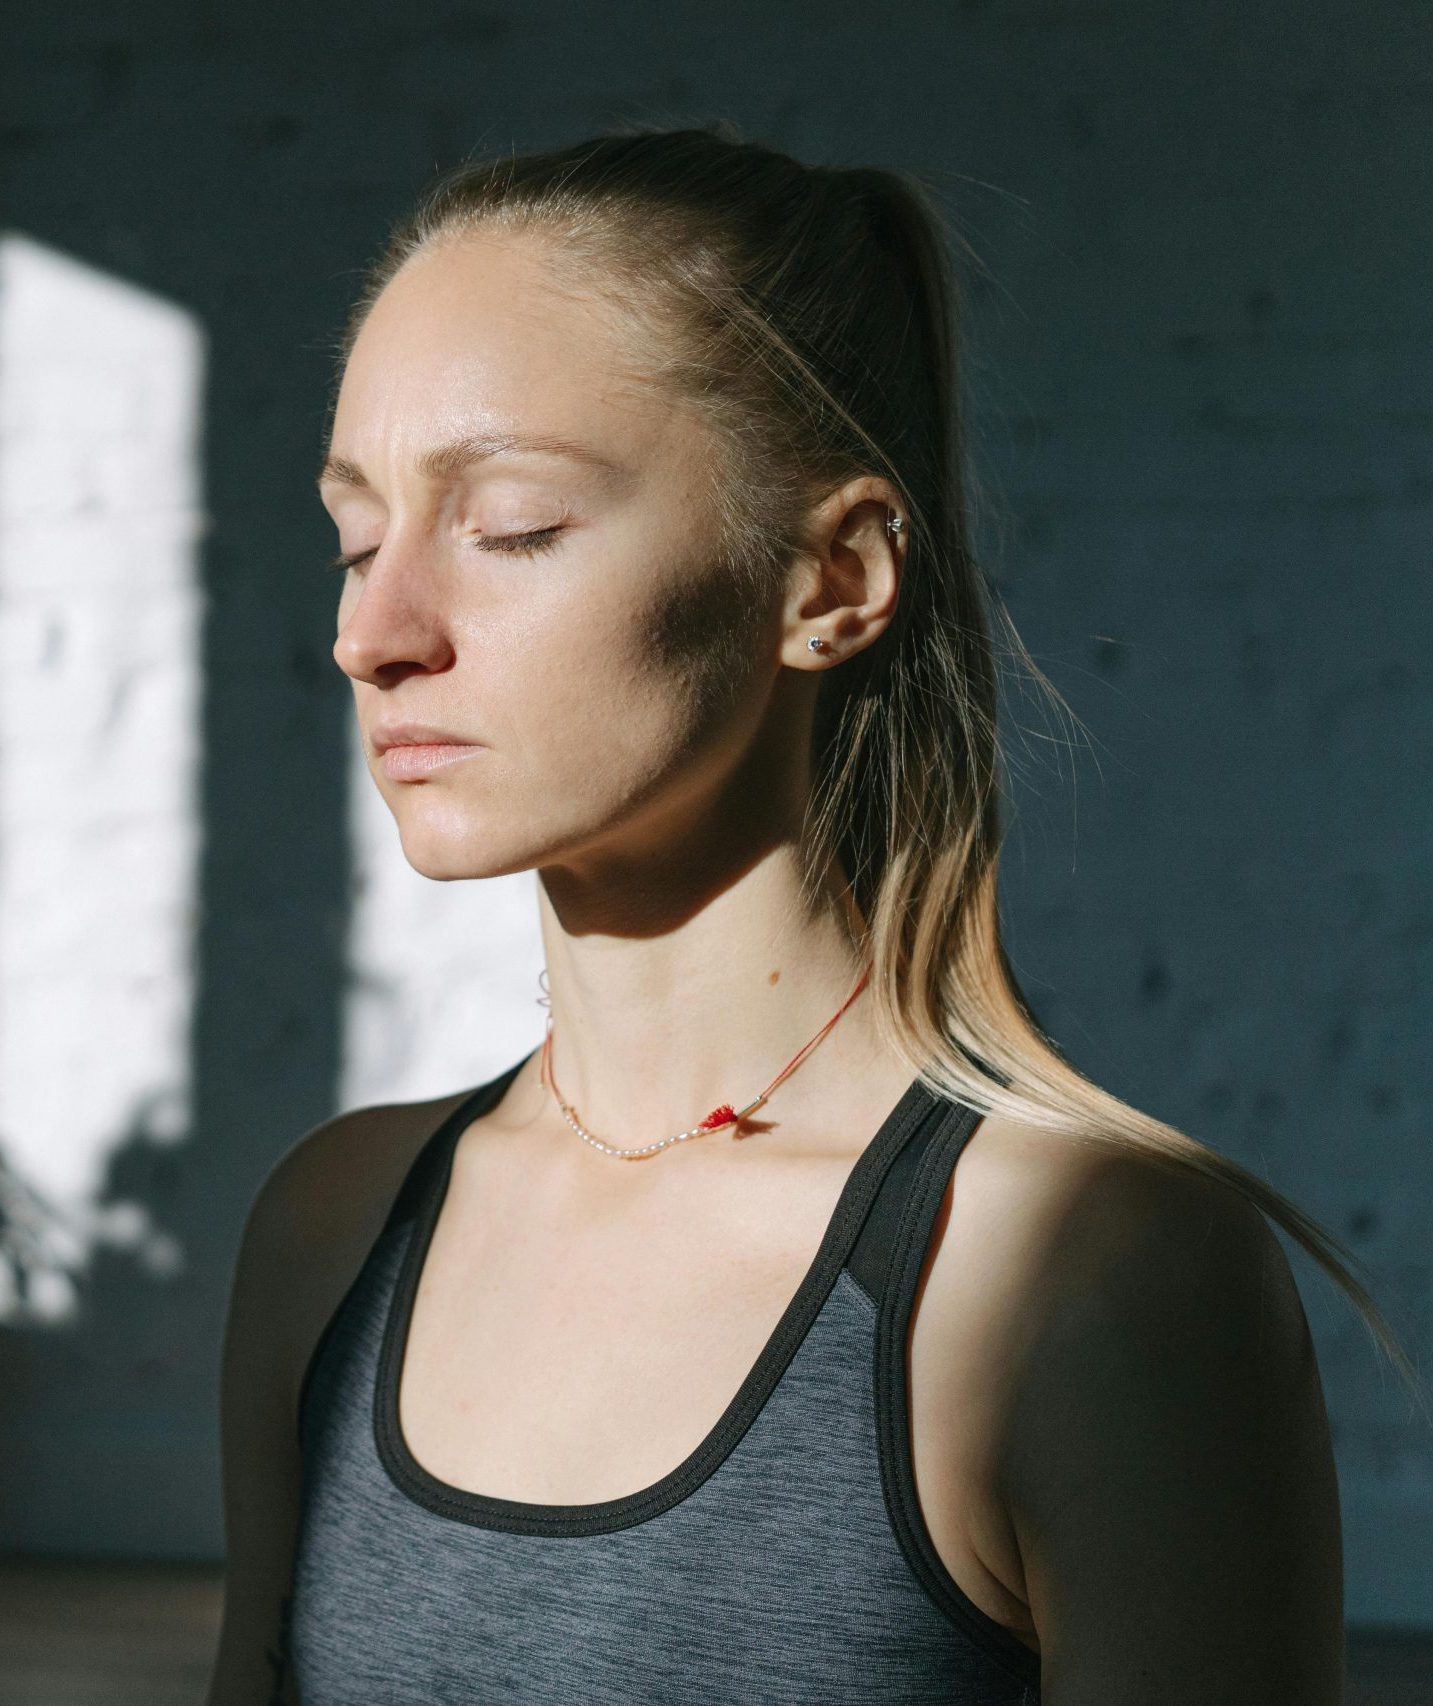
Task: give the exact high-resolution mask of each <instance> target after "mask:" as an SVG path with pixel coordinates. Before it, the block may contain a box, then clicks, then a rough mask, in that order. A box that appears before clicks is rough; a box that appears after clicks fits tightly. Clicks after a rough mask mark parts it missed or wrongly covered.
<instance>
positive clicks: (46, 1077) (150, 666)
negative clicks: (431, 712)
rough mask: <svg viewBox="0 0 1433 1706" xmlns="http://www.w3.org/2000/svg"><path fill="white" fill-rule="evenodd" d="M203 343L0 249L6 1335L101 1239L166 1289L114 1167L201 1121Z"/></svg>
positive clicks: (160, 309) (0, 1312)
mask: <svg viewBox="0 0 1433 1706" xmlns="http://www.w3.org/2000/svg"><path fill="white" fill-rule="evenodd" d="M204 365H205V343H204V334H203V331H202V328H201V327H200V326H199V324H198V323H197V322H196V320H195V319H194V316H193V315H192V314H190V313H189V312H187V311H186V310H185V309H183V308H180V307H178V306H176V305H175V304H174V303H172V302H167V301H164V300H162V299H161V298H158V297H155V296H153V295H151V294H149V293H148V292H146V291H144V290H140V289H136V288H135V287H134V286H133V285H131V284H127V283H125V282H124V281H123V280H120V279H116V278H113V277H111V276H108V275H107V274H105V273H103V272H99V271H96V270H95V269H94V268H92V267H90V266H87V265H85V264H83V263H81V262H78V261H76V260H74V259H73V258H71V257H68V256H66V255H63V254H60V253H58V252H56V251H55V250H53V249H49V248H46V247H45V246H43V245H41V244H38V243H35V242H33V241H31V240H30V239H28V238H27V237H24V236H22V235H20V234H18V233H0V1320H3V1321H17V1320H41V1321H56V1322H58V1321H63V1320H65V1319H66V1318H68V1317H69V1316H71V1315H72V1314H73V1313H74V1310H75V1307H76V1303H77V1291H76V1283H75V1282H76V1279H77V1278H78V1276H79V1275H80V1274H81V1273H82V1271H83V1269H84V1267H85V1265H86V1263H87V1262H88V1261H89V1259H90V1258H91V1256H92V1255H93V1252H94V1250H95V1247H96V1246H97V1245H98V1244H101V1243H108V1244H110V1245H113V1246H118V1247H122V1248H124V1249H126V1250H128V1251H130V1252H131V1253H132V1256H133V1258H134V1259H135V1260H136V1261H138V1262H140V1263H142V1264H143V1265H144V1266H145V1267H146V1268H147V1269H149V1270H150V1271H152V1272H155V1273H158V1274H167V1273H172V1272H174V1271H176V1270H177V1268H178V1267H179V1266H180V1265H181V1264H182V1253H181V1252H180V1250H179V1249H178V1248H177V1246H176V1244H175V1241H174V1240H173V1239H172V1238H171V1237H170V1236H169V1235H168V1234H167V1233H166V1232H165V1231H164V1229H163V1228H162V1227H159V1226H157V1225H155V1224H154V1222H153V1218H152V1216H151V1214H150V1212H149V1210H148V1209H147V1208H146V1207H145V1206H144V1205H143V1204H140V1203H136V1202H109V1203H106V1204H103V1205H101V1204H100V1203H99V1201H98V1200H97V1199H98V1196H99V1194H100V1193H101V1190H102V1187H103V1183H104V1176H105V1163H106V1158H107V1157H108V1156H109V1155H110V1154H112V1153H113V1152H114V1151H116V1150H117V1149H119V1148H120V1147H122V1146H124V1145H126V1144H128V1143H130V1142H135V1141H151V1142H155V1143H168V1142H175V1141H177V1140H179V1139H180V1138H182V1137H183V1136H184V1135H185V1133H186V1132H187V1130H188V1126H189V1113H190V1084H189V1035H188V1032H189V1023H190V1014H191V1007H192V1003H193V998H194V981H195V980H194V943H195V884H196V869H197V853H198V837H199V833H200V829H199V823H198V818H197V812H196V790H197V779H198V770H199V750H198V743H199V734H200V722H199V711H200V705H199V680H198V638H199V625H200V616H201V604H200V597H201V594H200V589H199V587H198V585H197V577H196V569H195V557H196V542H197V540H198V539H199V537H200V534H201V531H202V528H203V525H204V517H203V513H202V508H201V505H202V501H203V495H202V482H201V476H200V433H201V421H202V415H201V409H202V401H203V382H204Z"/></svg>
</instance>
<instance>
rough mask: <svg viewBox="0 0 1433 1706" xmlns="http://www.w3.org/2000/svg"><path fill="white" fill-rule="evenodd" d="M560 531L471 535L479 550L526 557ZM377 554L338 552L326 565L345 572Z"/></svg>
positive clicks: (375, 550) (551, 542)
mask: <svg viewBox="0 0 1433 1706" xmlns="http://www.w3.org/2000/svg"><path fill="white" fill-rule="evenodd" d="M561 532H563V529H562V528H561V527H538V528H534V529H533V530H532V532H530V533H486V534H484V533H479V534H475V535H474V536H473V543H474V544H475V545H476V546H477V547H478V549H479V550H480V551H502V552H506V553H507V554H509V555H513V556H523V557H526V556H530V555H533V554H534V553H536V552H538V551H550V550H551V549H552V547H553V546H554V545H556V543H557V536H558V534H559V533H561ZM377 554H378V547H377V546H376V545H374V546H373V547H372V548H371V549H370V550H367V551H356V552H354V553H353V555H351V556H348V555H345V554H344V553H342V552H340V553H339V555H338V556H336V557H333V558H330V560H329V562H328V563H327V565H326V566H327V567H328V568H330V569H337V570H339V571H340V572H343V573H346V572H347V571H348V570H349V569H356V568H357V567H358V565H359V564H360V563H366V562H367V561H368V559H369V558H370V557H373V556H376V555H377Z"/></svg>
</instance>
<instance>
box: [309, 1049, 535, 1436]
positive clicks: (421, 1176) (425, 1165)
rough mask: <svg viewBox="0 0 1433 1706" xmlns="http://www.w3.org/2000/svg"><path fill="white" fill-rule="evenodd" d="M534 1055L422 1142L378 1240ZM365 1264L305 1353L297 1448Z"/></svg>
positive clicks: (414, 1204) (414, 1207)
mask: <svg viewBox="0 0 1433 1706" xmlns="http://www.w3.org/2000/svg"><path fill="white" fill-rule="evenodd" d="M536 1052H537V1051H536V1049H529V1050H528V1052H527V1054H525V1055H524V1056H523V1057H522V1059H521V1060H519V1061H518V1062H517V1063H516V1064H515V1065H513V1066H510V1067H508V1068H507V1070H506V1071H504V1072H501V1073H499V1075H498V1076H497V1077H496V1078H490V1079H488V1081H487V1082H486V1083H485V1084H479V1085H478V1086H477V1088H476V1089H474V1090H470V1091H469V1092H468V1094H467V1095H466V1096H464V1097H463V1099H462V1101H461V1102H459V1103H458V1105H457V1106H456V1107H455V1108H453V1109H451V1110H450V1111H449V1113H448V1114H447V1115H446V1117H445V1118H444V1120H443V1122H442V1124H441V1125H440V1126H439V1127H438V1129H437V1130H436V1131H435V1132H433V1133H432V1135H431V1136H429V1137H425V1138H424V1139H423V1142H422V1144H421V1145H420V1147H419V1150H418V1153H417V1154H416V1155H415V1156H414V1157H413V1161H412V1164H411V1165H410V1166H409V1168H408V1171H407V1172H406V1173H405V1174H404V1175H403V1183H402V1184H401V1185H400V1186H399V1187H398V1192H397V1195H396V1196H395V1197H394V1199H393V1202H392V1205H391V1206H390V1208H389V1210H388V1213H387V1215H386V1216H385V1217H384V1221H383V1226H382V1229H381V1230H380V1232H379V1234H378V1238H381V1237H382V1236H383V1234H384V1233H386V1232H387V1231H388V1230H389V1229H390V1228H391V1227H393V1226H396V1225H398V1224H400V1223H401V1222H402V1221H404V1220H407V1219H411V1218H412V1217H413V1216H414V1215H415V1214H416V1213H417V1211H418V1208H419V1206H420V1205H421V1203H422V1202H423V1200H424V1197H425V1195H426V1193H427V1191H428V1189H429V1186H430V1183H431V1174H432V1169H433V1162H434V1160H435V1158H436V1157H437V1155H439V1154H440V1153H441V1152H442V1149H443V1146H444V1143H445V1141H446V1139H448V1138H449V1137H456V1135H457V1134H459V1133H461V1132H463V1131H464V1130H465V1129H466V1128H467V1127H468V1125H470V1124H471V1122H472V1121H473V1120H475V1119H477V1117H478V1116H479V1115H480V1114H485V1113H487V1111H488V1109H489V1108H491V1107H493V1106H494V1105H495V1104H496V1103H497V1102H498V1101H499V1100H500V1099H501V1098H502V1095H503V1093H504V1092H505V1091H506V1090H507V1087H508V1085H509V1084H511V1083H512V1081H513V1079H514V1078H515V1077H516V1076H517V1075H518V1073H519V1072H520V1071H521V1070H522V1068H523V1067H524V1066H525V1065H526V1064H527V1062H528V1061H529V1060H530V1059H531V1057H532V1056H533V1055H534V1054H535V1053H536ZM378 1238H375V1239H374V1240H373V1243H374V1244H376V1243H377V1242H378ZM372 1253H373V1245H370V1246H369V1248H368V1251H367V1255H372ZM367 1265H368V1264H367V1260H366V1259H365V1260H364V1261H362V1262H360V1263H359V1264H358V1271H357V1273H355V1274H354V1276H353V1278H352V1279H351V1280H350V1281H349V1283H348V1285H347V1287H346V1288H345V1290H344V1293H343V1296H342V1297H341V1298H340V1299H339V1301H338V1304H337V1306H336V1307H335V1308H334V1310H333V1312H332V1313H331V1314H330V1315H329V1318H328V1320H327V1321H325V1322H324V1324H323V1331H322V1332H321V1333H320V1334H319V1336H318V1338H317V1340H316V1341H315V1343H314V1347H313V1349H312V1350H311V1351H310V1352H309V1357H308V1362H307V1364H306V1365H305V1367H304V1373H303V1379H302V1380H301V1381H300V1382H299V1395H298V1402H297V1403H296V1404H295V1406H294V1412H295V1425H296V1427H297V1429H298V1436H299V1444H300V1445H302V1444H303V1442H304V1406H305V1405H306V1404H307V1402H308V1394H309V1387H310V1386H311V1385H312V1384H313V1376H314V1370H315V1369H316V1368H317V1367H318V1364H319V1359H320V1357H321V1356H322V1355H323V1351H324V1348H325V1346H326V1345H327V1344H328V1341H329V1339H330V1338H331V1337H332V1336H333V1332H334V1329H335V1328H336V1327H337V1325H338V1321H339V1317H340V1316H341V1315H342V1314H343V1313H344V1311H345V1310H346V1309H347V1307H348V1302H349V1299H350V1298H351V1297H352V1296H353V1294H354V1292H355V1291H357V1289H358V1287H359V1284H360V1282H361V1281H362V1279H363V1276H364V1270H365V1268H366V1267H367Z"/></svg>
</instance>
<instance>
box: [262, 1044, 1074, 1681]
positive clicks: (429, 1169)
mask: <svg viewBox="0 0 1433 1706" xmlns="http://www.w3.org/2000/svg"><path fill="white" fill-rule="evenodd" d="M522 1064H523V1063H522V1062H521V1061H519V1062H518V1063H517V1065H515V1066H513V1067H510V1068H509V1069H508V1071H506V1072H505V1073H503V1074H502V1075H501V1076H500V1077H498V1078H495V1079H492V1080H490V1081H489V1082H488V1083H486V1084H483V1085H481V1086H479V1087H478V1088H477V1089H476V1090H474V1091H473V1092H472V1094H471V1095H469V1096H467V1097H465V1098H464V1099H463V1101H462V1102H460V1103H459V1104H458V1105H457V1106H456V1107H455V1108H454V1109H453V1111H452V1113H451V1114H450V1115H449V1116H448V1118H447V1119H446V1120H444V1122H443V1123H442V1125H441V1126H440V1127H439V1128H438V1130H437V1131H436V1132H434V1134H433V1136H432V1137H431V1138H429V1139H428V1140H427V1142H426V1143H425V1144H424V1146H423V1148H422V1150H421V1151H420V1152H419V1154H418V1155H417V1157H416V1158H415V1160H414V1162H413V1165H412V1167H411V1168H410V1169H409V1172H408V1175H407V1177H406V1179H405V1180H404V1183H403V1187H402V1189H401V1190H400V1192H399V1194H398V1196H397V1197H396V1199H395V1201H394V1204H393V1207H392V1210H391V1212H390V1214H389V1216H388V1220H387V1223H386V1225H385V1226H384V1228H383V1230H382V1232H381V1233H380V1234H379V1236H378V1238H377V1239H376V1240H375V1242H374V1244H373V1247H372V1249H371V1250H370V1252H369V1254H368V1256H367V1258H366V1260H365V1262H364V1264H363V1267H362V1269H361V1271H360V1272H359V1274H358V1276H357V1278H356V1279H355V1280H354V1282H353V1284H352V1286H350V1288H349V1290H348V1292H347V1293H346V1294H345V1296H344V1298H343V1301H342V1302H341V1303H340V1304H339V1306H338V1308H337V1309H336V1311H335V1312H334V1314H333V1316H332V1317H331V1319H330V1320H329V1322H328V1323H327V1325H326V1326H325V1329H324V1332H323V1335H322V1336H321V1338H320V1339H319V1341H318V1343H317V1345H316V1346H315V1348H314V1353H313V1356H312V1357H311V1359H310V1361H309V1365H308V1368H307V1369H306V1371H305V1375H304V1381H303V1387H302V1389H301V1393H300V1401H299V1434H300V1439H301V1441H302V1446H303V1466H304V1473H303V1491H302V1508H301V1514H300V1528H299V1538H298V1548H297V1553H296V1557H295V1562H294V1574H293V1579H292V1582H291V1594H290V1601H289V1608H288V1617H287V1620H286V1629H285V1634H284V1639H283V1641H282V1642H281V1645H280V1651H279V1653H278V1655H277V1658H278V1662H279V1664H280V1665H281V1666H282V1665H285V1664H291V1665H292V1667H293V1672H294V1675H295V1677H296V1680H297V1682H298V1688H299V1695H300V1698H301V1699H302V1701H303V1706H478V1703H482V1706H508V1703H512V1706H574V1703H575V1702H582V1703H584V1706H633V1703H653V1706H656V1703H661V1706H738V1703H740V1706H753V1703H756V1702H760V1703H763V1706H765V1703H768V1702H770V1703H778V1706H847V1703H849V1706H895V1703H896V1702H899V1703H900V1706H922V1703H925V1702H929V1703H930V1706H935V1703H936V1702H937V1701H938V1702H940V1703H941V1706H1036V1703H1037V1702H1038V1700H1039V1693H1040V1691H1039V1674H1040V1661H1039V1658H1038V1656H1037V1655H1036V1654H1035V1653H1033V1652H1031V1651H1030V1649H1029V1648H1027V1647H1026V1646H1024V1645H1023V1644H1022V1643H1021V1642H1020V1641H1019V1640H1017V1639H1016V1637H1015V1636H1014V1635H1012V1634H1010V1633H1009V1631H1007V1630H1005V1629H1003V1628H1001V1627H1000V1625H999V1624H997V1623H996V1622H995V1621H994V1620H993V1619H991V1618H990V1617H988V1616H987V1615H986V1614H985V1613H984V1612H982V1611H981V1610H980V1609H979V1608H978V1607H977V1606H976V1605H974V1604H973V1603H972V1601H971V1600H970V1599H969V1598H967V1596H966V1595H965V1594H964V1593H962V1592H961V1590H960V1588H959V1587H958V1586H957V1585H956V1583H955V1581H954V1580H953V1579H952V1577H951V1576H950V1574H949V1573H948V1572H947V1571H946V1569H945V1568H944V1566H943V1565H942V1563H941V1561H940V1558H939V1556H938V1554H937V1553H936V1551H935V1549H934V1547H933V1545H932V1543H931V1539H930V1536H929V1534H928V1532H927V1530H926V1528H925V1526H924V1523H923V1521H922V1518H921V1514H920V1508H919V1505H918V1504H917V1502H916V1495H915V1482H914V1477H913V1473H912V1467H911V1460H910V1452H909V1444H908V1403H907V1388H906V1379H905V1344H906V1329H907V1323H908V1320H909V1316H910V1310H911V1306H912V1302H913V1299H914V1295H915V1289H916V1282H917V1279H918V1276H919V1273H920V1267H921V1262H922V1258H923V1256H924V1254H925V1248H926V1243H927V1240H928V1238H929V1236H930V1232H931V1227H932V1223H933V1221H934V1218H935V1215H936V1212H937V1210H938V1209H939V1206H940V1202H941V1199H942V1196H943V1194H944V1192H945V1188H946V1185H947V1183H948V1181H949V1178H950V1174H951V1170H952V1168H953V1167H954V1166H955V1162H956V1159H957V1157H958V1156H959V1155H960V1152H961V1150H962V1148H963V1147H964V1145H965V1143H966V1140H967V1139H968V1138H969V1136H970V1134H971V1132H972V1131H973V1130H974V1129H975V1127H976V1125H977V1124H978V1123H979V1115H978V1114H977V1113H976V1112H975V1110H973V1109H971V1108H969V1107H966V1106H965V1105H963V1104H962V1103H960V1102H956V1101H952V1100H948V1099H946V1098H943V1097H939V1096H937V1095H936V1094H935V1093H934V1092H933V1091H931V1090H930V1089H929V1088H928V1087H927V1086H926V1085H925V1084H924V1083H923V1082H922V1080H920V1079H919V1078H916V1079H915V1080H913V1081H912V1083H911V1085H910V1086H909V1088H908V1089H907V1090H906V1092H905V1093H904V1095H903V1096H902V1097H901V1099H900V1101H899V1102H898V1103H897V1104H896V1106H895V1107H894V1108H893V1109H892V1110H891V1112H890V1113H889V1114H888V1115H887V1117H886V1119H885V1120H884V1122H883V1123H882V1125H881V1127H880V1129H879V1131H878V1132H877V1133H876V1135H875V1136H874V1137H873V1138H872V1140H871V1142H870V1143H869V1144H868V1145H867V1147H866V1148H865V1149H864V1150H863V1151H862V1153H861V1156H860V1158H859V1159H858V1160H857V1162H856V1164H855V1166H854V1167H853V1169H852V1170H851V1172H850V1173H849V1174H848V1176H847V1179H846V1183H845V1185H844V1187H843V1188H842V1191H841V1194H840V1198H839V1200H838V1202H837V1204H836V1207H835V1210H834V1211H833V1213H832V1216H831V1219H830V1221H829V1222H828V1224H827V1227H826V1231H825V1234H824V1236H823V1238H822V1241H821V1244H820V1246H819V1248H818V1250H817V1252H816V1255H815V1257H814V1258H813V1260H812V1262H811V1266H810V1267H809V1269H808V1270H807V1272H806V1274H805V1277H804V1278H803V1279H802V1281H801V1284H800V1286H799V1288H798V1289H797V1291H796V1293H795V1295H794V1296H793V1297H792V1299H791V1302H790V1304H789V1305H788V1306H787V1309H786V1311H785V1313H784V1314H783V1315H782V1317H781V1319H780V1321H779V1322H778V1323H777V1325H776V1327H775V1329H774V1330H773V1332H772V1334H771V1337H770V1338H769V1339H768V1340H767V1342H766V1345H765V1346H764V1348H763V1349H762V1351H761V1354H760V1356H759V1357H758V1358H757V1361H756V1363H755V1365H754V1367H753V1368H752V1369H751V1371H750V1373H749V1374H748V1375H747V1377H746V1379H745V1380H744V1381H743V1383H742V1385H741V1388H740V1390H739V1391H738V1392H737V1393H736V1395H735V1397H733V1399H732V1400H731V1402H730V1404H729V1405H728V1406H727V1408H726V1410H725V1411H724V1413H723V1414H722V1416H721V1417H720V1419H719V1420H718V1421H717V1423H716V1425H715V1426H714V1427H713V1428H712V1430H711V1432H710V1433H709V1434H708V1435H707V1436H706V1438H705V1439H704V1440H703V1441H702V1442H701V1444H700V1445H699V1446H697V1448H696V1449H695V1450H694V1451H693V1452H692V1453H691V1455H690V1456H689V1457H688V1458H687V1459H686V1460H685V1461H684V1462H682V1463H680V1464H679V1465H678V1466H677V1467H676V1468H675V1469H674V1470H672V1471H671V1473H670V1474H668V1475H664V1476H663V1477H662V1479H661V1480H660V1481H657V1482H655V1483H654V1484H653V1485H651V1486H649V1487H646V1488H644V1489H643V1490H642V1491H640V1492H637V1493H631V1494H628V1495H626V1496H625V1497H622V1498H616V1499H605V1500H603V1501H601V1502H600V1503H594V1504H583V1505H542V1504H530V1503H527V1502H524V1501H521V1500H513V1499H503V1498H494V1497H490V1496H488V1495H485V1494H481V1493H473V1492H466V1491H463V1490H461V1489H458V1488H455V1487H451V1486H449V1485H447V1484H446V1483H445V1482H443V1481H440V1480H438V1479H437V1478H436V1477H435V1476H433V1475H431V1474H429V1473H428V1472H427V1471H426V1470H425V1469H424V1468H423V1467H422V1466H421V1465H420V1464H419V1463H418V1462H417V1461H416V1460H415V1459H414V1458H413V1457H412V1456H411V1455H410V1453H409V1452H408V1449H407V1447H406V1445H405V1443H404V1439H403V1436H402V1433H401V1431H400V1429H399V1426H398V1375H399V1369H400V1365H401V1362H402V1357H403V1350H404V1343H405V1339H406V1335H407V1329H408V1322H409V1318H410V1315H411V1312H412V1307H413V1299H414V1296H415V1293H416V1291H417V1285H418V1276H419V1272H420V1270H421V1268H422V1265H423V1260H424V1257H425V1255H426V1253H427V1249H428V1245H429V1241H430V1239H431V1237H432V1233H433V1228H434V1225H435V1223H436V1221H437V1218H438V1212H439V1209H440V1208H441V1206H442V1202H443V1197H444V1193H445V1191H446V1189H447V1181H448V1175H449V1169H450V1166H451V1162H452V1157H453V1151H454V1148H455V1146H456V1144H457V1140H458V1138H459V1137H460V1136H461V1134H462V1132H463V1131H464V1129H465V1128H466V1127H467V1125H468V1124H469V1123H470V1121H472V1120H473V1119H474V1118H475V1117H476V1116H477V1115H478V1114H480V1113H482V1112H484V1111H486V1110H487V1109H488V1108H490V1107H492V1106H493V1105H494V1104H495V1103H496V1102H497V1101H498V1100H499V1099H500V1098H501V1096H502V1094H503V1092H504V1090H505V1089H506V1088H507V1086H508V1084H509V1082H510V1081H511V1080H512V1078H513V1077H514V1076H515V1074H516V1073H517V1071H518V1069H519V1067H520V1066H521V1065H522Z"/></svg>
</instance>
